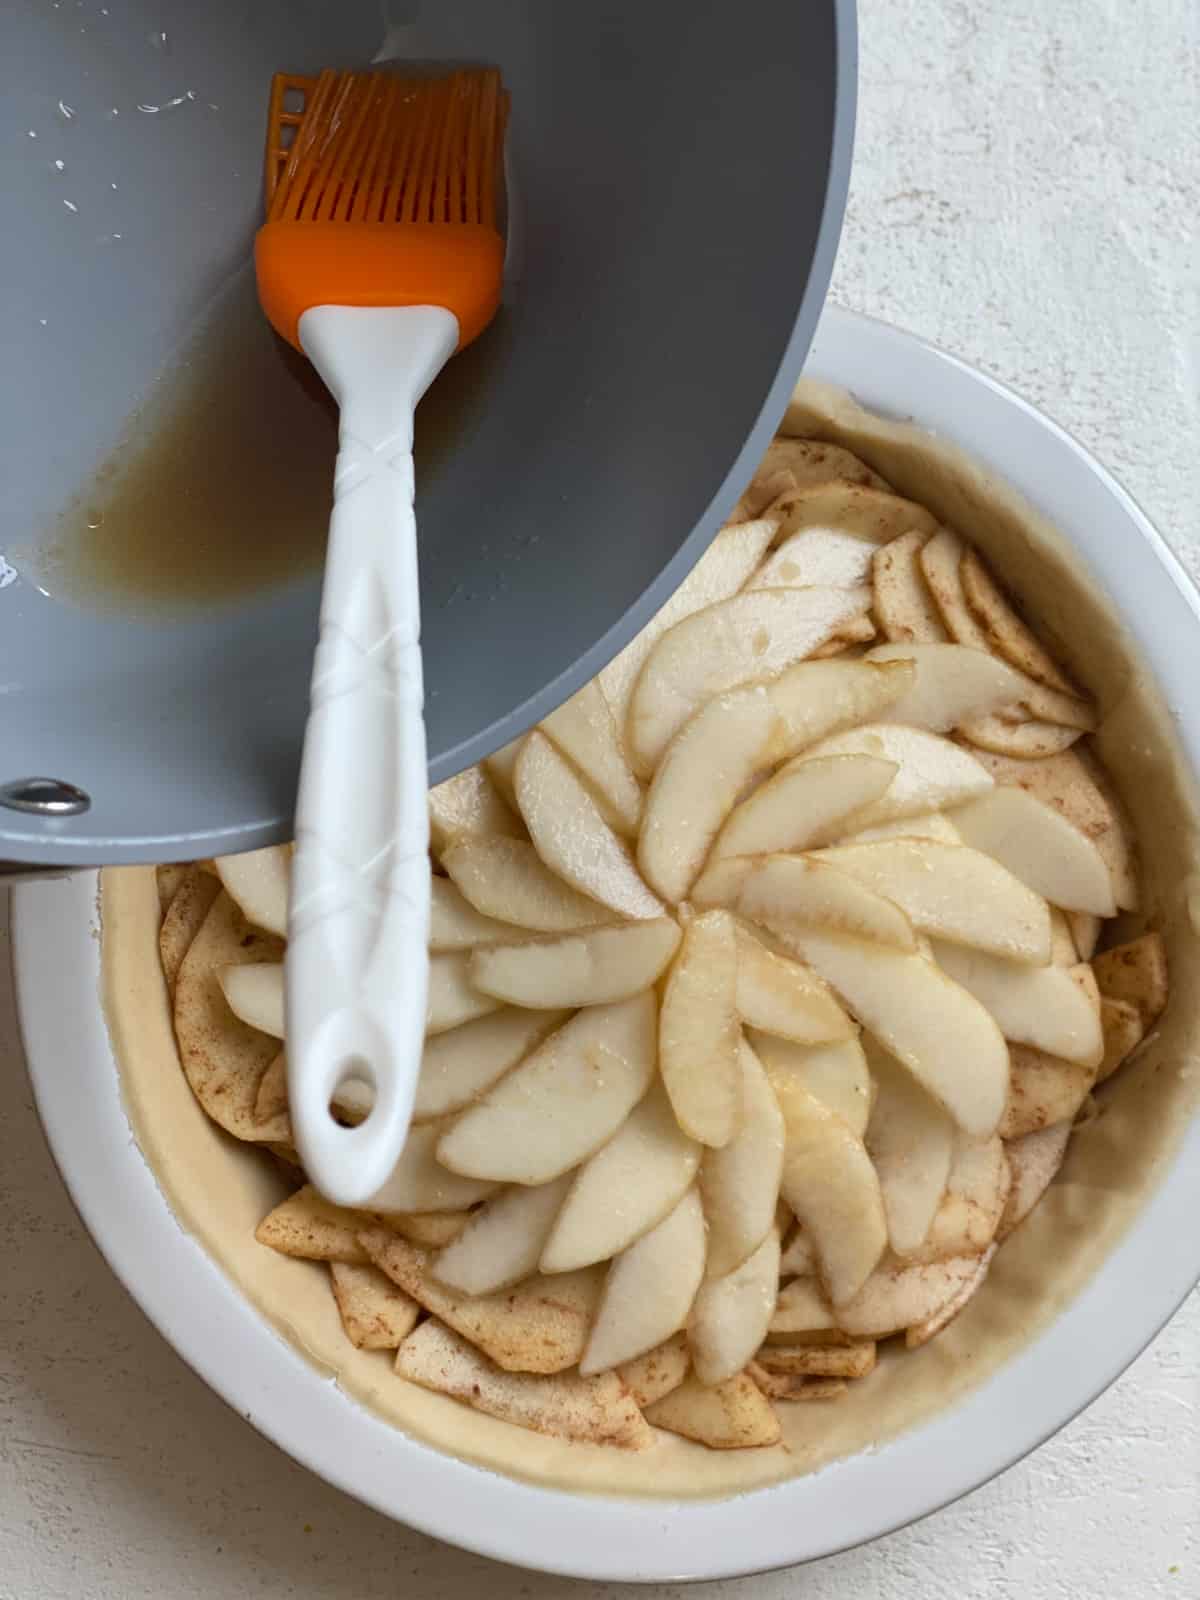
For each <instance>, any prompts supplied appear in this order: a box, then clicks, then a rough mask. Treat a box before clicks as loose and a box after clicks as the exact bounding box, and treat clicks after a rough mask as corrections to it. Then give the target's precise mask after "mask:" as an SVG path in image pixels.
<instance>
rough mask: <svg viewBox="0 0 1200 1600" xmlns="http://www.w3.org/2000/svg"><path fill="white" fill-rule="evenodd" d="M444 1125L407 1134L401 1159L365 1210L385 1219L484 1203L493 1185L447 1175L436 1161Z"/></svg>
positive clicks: (426, 1124) (434, 1124)
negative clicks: (397, 1213) (392, 1214)
mask: <svg viewBox="0 0 1200 1600" xmlns="http://www.w3.org/2000/svg"><path fill="white" fill-rule="evenodd" d="M445 1131H446V1124H445V1123H444V1122H424V1123H422V1124H421V1125H420V1126H419V1127H415V1128H410V1129H409V1130H408V1138H407V1139H406V1140H405V1142H404V1149H403V1150H402V1151H401V1152H400V1159H399V1160H398V1161H397V1162H396V1165H395V1166H394V1167H393V1168H392V1171H391V1174H390V1175H389V1177H388V1178H387V1179H386V1180H385V1182H384V1184H383V1186H382V1187H381V1188H380V1189H377V1190H376V1192H375V1193H374V1194H373V1195H372V1196H371V1200H370V1204H369V1206H368V1208H367V1209H368V1210H370V1211H377V1212H379V1213H380V1214H381V1215H387V1214H388V1213H389V1212H392V1211H403V1212H411V1211H465V1210H466V1208H467V1207H468V1206H473V1205H474V1204H475V1203H476V1202H477V1201H479V1200H486V1199H487V1197H488V1195H490V1194H493V1193H494V1192H495V1188H496V1185H495V1184H494V1183H491V1182H489V1181H487V1180H480V1179H478V1178H464V1177H461V1176H460V1175H459V1174H458V1173H457V1172H448V1171H447V1170H446V1169H445V1167H443V1166H442V1165H441V1163H440V1162H439V1161H438V1159H437V1145H438V1140H439V1139H440V1138H441V1137H442V1135H443V1134H444V1133H445Z"/></svg>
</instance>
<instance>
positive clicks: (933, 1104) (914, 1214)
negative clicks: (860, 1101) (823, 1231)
mask: <svg viewBox="0 0 1200 1600" xmlns="http://www.w3.org/2000/svg"><path fill="white" fill-rule="evenodd" d="M866 1049H867V1050H868V1051H869V1052H870V1053H869V1056H868V1060H869V1062H870V1066H871V1073H872V1076H873V1078H874V1080H875V1084H876V1088H877V1098H876V1100H875V1107H874V1109H873V1111H872V1112H871V1121H870V1124H869V1125H868V1127H867V1133H866V1146H867V1154H868V1155H869V1156H870V1157H871V1160H872V1161H873V1162H874V1164H875V1172H876V1174H877V1176H878V1178H879V1187H880V1191H881V1193H882V1195H883V1209H884V1214H885V1216H886V1217H887V1227H888V1242H889V1243H890V1245H891V1248H892V1250H893V1252H894V1253H895V1254H896V1255H898V1256H906V1255H909V1254H911V1252H912V1251H914V1250H916V1249H917V1248H918V1246H920V1245H921V1244H922V1243H923V1242H924V1240H925V1238H926V1236H927V1235H928V1233H929V1230H930V1228H931V1227H932V1226H933V1219H934V1217H935V1216H936V1214H937V1210H938V1207H939V1206H940V1205H941V1203H942V1197H943V1196H944V1195H945V1193H946V1182H947V1179H948V1178H949V1176H950V1163H951V1161H952V1159H953V1156H954V1150H955V1134H954V1124H953V1122H951V1120H950V1118H949V1117H948V1116H947V1114H946V1112H945V1111H944V1110H943V1109H942V1107H941V1106H940V1105H939V1104H938V1103H937V1101H936V1100H934V1099H933V1097H932V1096H931V1095H929V1094H926V1092H925V1090H924V1089H923V1088H922V1087H921V1085H920V1084H919V1083H918V1082H917V1081H916V1079H915V1078H914V1077H913V1076H912V1074H911V1073H910V1072H908V1071H907V1070H906V1069H905V1068H904V1067H902V1066H901V1065H900V1063H899V1062H897V1061H894V1060H893V1059H892V1057H891V1056H889V1055H888V1054H887V1052H886V1051H885V1050H883V1049H881V1048H880V1047H879V1046H878V1045H877V1044H875V1042H874V1040H872V1039H870V1037H869V1036H868V1037H867V1044H866Z"/></svg>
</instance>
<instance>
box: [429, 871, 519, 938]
mask: <svg viewBox="0 0 1200 1600" xmlns="http://www.w3.org/2000/svg"><path fill="white" fill-rule="evenodd" d="M429 892H430V904H429V948H430V950H432V951H434V952H435V953H438V952H442V951H452V950H472V949H474V947H475V946H476V945H480V944H503V943H504V942H505V941H506V940H511V939H512V938H513V937H514V936H515V934H516V931H517V930H516V929H514V928H513V926H512V924H511V923H508V922H498V921H497V920H496V918H495V917H485V916H484V915H483V914H482V912H479V911H476V909H475V907H474V906H473V905H472V904H471V902H470V901H469V900H468V899H467V898H466V896H465V895H463V894H462V892H461V891H460V890H459V889H457V888H456V887H455V885H454V884H453V883H452V882H451V880H450V879H449V878H439V877H437V876H436V875H434V876H433V877H431V878H430V881H429Z"/></svg>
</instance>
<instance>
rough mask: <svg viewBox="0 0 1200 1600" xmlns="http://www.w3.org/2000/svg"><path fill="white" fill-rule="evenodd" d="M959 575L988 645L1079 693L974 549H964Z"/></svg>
mask: <svg viewBox="0 0 1200 1600" xmlns="http://www.w3.org/2000/svg"><path fill="white" fill-rule="evenodd" d="M958 576H959V582H960V583H961V585H962V590H963V596H964V598H965V601H966V604H967V605H968V606H969V607H970V609H971V612H972V614H973V616H974V618H975V620H976V622H977V624H978V626H979V627H980V628H981V629H982V631H983V633H984V635H985V637H986V638H987V642H988V647H989V648H990V649H992V650H994V651H995V652H996V654H997V655H1001V656H1003V657H1004V658H1005V660H1006V661H1011V662H1012V664H1013V666H1015V667H1018V668H1019V669H1020V670H1021V671H1022V672H1024V673H1027V674H1028V675H1029V676H1030V677H1031V678H1036V679H1037V681H1038V682H1039V683H1044V684H1046V685H1047V686H1048V687H1049V688H1051V689H1056V690H1058V691H1059V692H1060V693H1061V694H1069V695H1077V694H1078V691H1077V690H1076V688H1075V686H1074V684H1072V683H1071V681H1070V679H1069V678H1068V677H1067V676H1066V675H1065V674H1064V673H1063V672H1062V671H1061V669H1060V668H1059V666H1058V663H1057V662H1056V661H1055V660H1054V658H1053V656H1052V655H1051V654H1050V653H1049V651H1048V650H1047V649H1046V648H1045V646H1044V645H1043V644H1042V642H1041V640H1040V639H1038V638H1037V637H1036V635H1035V634H1034V633H1033V632H1032V631H1031V630H1030V629H1029V628H1028V627H1027V626H1026V624H1025V623H1024V622H1022V620H1021V618H1020V617H1019V616H1018V615H1017V613H1016V611H1015V610H1014V609H1013V606H1012V604H1011V602H1010V601H1009V599H1008V598H1007V596H1006V595H1005V594H1004V592H1003V590H1002V589H1001V588H1000V586H999V585H998V584H997V582H996V580H995V579H994V578H993V577H992V575H991V573H990V572H989V571H988V569H987V567H986V566H984V564H983V562H982V560H981V559H980V558H979V556H978V555H976V553H975V552H974V550H964V552H963V556H962V561H961V563H960V566H959V569H958Z"/></svg>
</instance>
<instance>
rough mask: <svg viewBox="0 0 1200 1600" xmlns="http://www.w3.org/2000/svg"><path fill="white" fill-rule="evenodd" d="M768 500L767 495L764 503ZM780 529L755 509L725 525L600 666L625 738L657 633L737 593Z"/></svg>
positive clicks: (606, 694)
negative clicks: (640, 678) (621, 647)
mask: <svg viewBox="0 0 1200 1600" xmlns="http://www.w3.org/2000/svg"><path fill="white" fill-rule="evenodd" d="M772 498H774V496H772ZM767 503H768V502H766V501H763V502H762V505H763V506H765V505H766V504H767ZM760 509H761V507H760ZM778 532H779V523H778V522H777V521H776V520H775V519H774V518H772V517H767V518H761V517H758V516H757V514H756V516H755V520H754V521H751V522H740V523H738V525H737V526H736V527H726V528H722V529H721V531H720V533H718V534H717V536H716V538H715V539H714V540H713V542H712V543H711V544H710V545H709V547H708V549H707V550H706V551H705V552H704V554H703V555H702V556H701V557H700V559H699V561H697V563H696V565H695V566H694V567H693V568H692V570H691V571H690V572H689V573H688V575H687V577H686V578H685V579H684V580H683V582H682V583H681V584H680V585H679V588H678V589H676V591H675V593H674V594H673V595H672V596H671V598H670V599H669V600H668V601H667V603H666V604H665V605H664V606H663V607H662V609H661V610H660V611H657V612H656V613H655V615H654V616H653V617H651V619H650V621H649V622H648V623H647V624H646V626H645V627H644V628H643V629H642V631H641V632H640V633H639V634H637V636H636V637H635V638H633V639H631V640H630V642H629V643H628V644H627V645H626V646H625V648H624V650H622V651H621V653H620V655H619V656H616V657H615V658H614V659H613V660H612V661H610V662H609V663H608V665H607V666H606V667H602V668H601V670H600V680H599V681H600V688H601V689H602V690H603V692H604V698H605V699H606V700H607V701H608V703H609V705H610V706H611V707H612V713H613V717H614V718H615V720H616V724H617V729H618V731H619V732H620V734H621V737H622V739H625V738H626V736H627V724H628V719H629V702H630V700H631V699H632V698H633V689H634V685H635V683H636V682H637V680H638V675H639V674H640V672H641V670H642V667H643V666H644V665H645V661H646V657H647V656H648V655H649V654H650V652H651V650H653V648H654V646H655V645H656V644H657V642H658V641H659V639H661V638H662V636H663V634H664V633H666V632H667V631H668V629H670V628H673V627H674V626H675V624H676V623H677V622H682V621H683V619H684V618H685V617H690V616H691V615H692V613H693V612H695V611H701V610H703V609H704V608H705V607H706V606H711V605H715V604H716V603H717V602H718V601H720V600H728V599H729V598H730V596H731V595H735V594H736V593H737V592H738V590H739V589H740V588H741V587H742V585H743V584H744V583H745V582H746V580H747V579H748V578H749V577H750V575H751V573H752V572H753V571H754V569H755V568H756V567H757V566H758V563H759V562H760V561H761V560H762V558H763V556H764V555H765V554H766V552H767V550H768V549H769V547H770V545H771V541H772V540H773V539H774V538H775V535H776V534H777V533H778Z"/></svg>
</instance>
